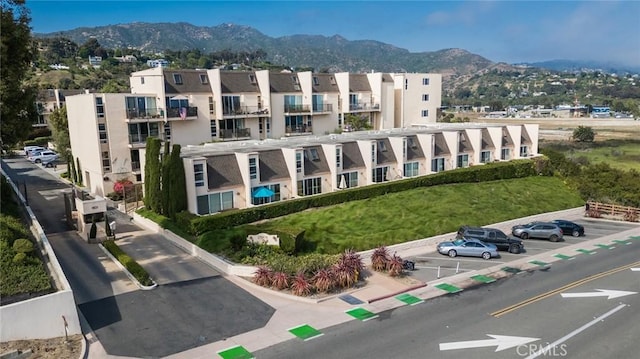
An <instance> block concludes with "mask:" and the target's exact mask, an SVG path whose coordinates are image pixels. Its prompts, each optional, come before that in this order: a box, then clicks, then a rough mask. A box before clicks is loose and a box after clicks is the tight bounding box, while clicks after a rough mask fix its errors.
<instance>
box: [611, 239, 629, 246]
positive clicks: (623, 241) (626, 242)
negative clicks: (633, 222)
mask: <svg viewBox="0 0 640 359" xmlns="http://www.w3.org/2000/svg"><path fill="white" fill-rule="evenodd" d="M613 241H614V242H616V243H618V244H624V245H626V246H628V245H630V244H631V241H630V240H628V239H624V240H621V239H614V240H613Z"/></svg>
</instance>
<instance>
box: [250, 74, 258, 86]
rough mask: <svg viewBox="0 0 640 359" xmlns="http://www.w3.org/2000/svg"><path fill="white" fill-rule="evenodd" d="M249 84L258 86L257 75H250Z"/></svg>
mask: <svg viewBox="0 0 640 359" xmlns="http://www.w3.org/2000/svg"><path fill="white" fill-rule="evenodd" d="M249 82H250V83H252V84H254V85H255V84H256V75H254V74H249Z"/></svg>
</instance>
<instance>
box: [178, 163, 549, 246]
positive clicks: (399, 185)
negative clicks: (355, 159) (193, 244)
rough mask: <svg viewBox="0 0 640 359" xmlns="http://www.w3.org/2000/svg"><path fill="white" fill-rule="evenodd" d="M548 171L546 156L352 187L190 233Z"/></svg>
mask: <svg viewBox="0 0 640 359" xmlns="http://www.w3.org/2000/svg"><path fill="white" fill-rule="evenodd" d="M548 168H549V166H548V160H547V158H546V157H538V158H534V159H521V160H513V161H509V162H494V163H488V164H485V165H483V166H473V167H467V168H460V169H456V170H451V171H445V172H439V173H436V174H432V175H428V176H420V177H414V178H407V179H403V180H399V181H393V182H384V183H379V184H374V185H370V186H363V187H356V188H351V189H346V190H342V191H337V192H331V193H326V194H320V195H317V196H309V197H303V198H297V199H293V200H288V201H280V202H275V203H271V204H267V205H264V206H259V207H251V208H246V209H242V210H231V211H228V212H223V213H218V214H216V215H215V216H205V217H198V218H196V219H194V220H192V221H191V226H190V227H191V228H190V230H191V231H193V232H194V233H196V234H202V233H205V232H207V231H212V230H220V229H227V228H232V227H236V226H239V225H243V224H247V223H253V222H256V221H260V220H264V219H271V218H276V217H280V216H285V215H288V214H292V213H297V212H301V211H304V210H306V209H310V208H319V207H325V206H333V205H337V204H340V203H345V202H350V201H357V200H363V199H367V198H373V197H377V196H382V195H385V194H388V193H395V192H402V191H406V190H410V189H414V188H420V187H430V186H437V185H442V184H452V183H473V182H487V181H497V180H503V179H513V178H524V177H529V176H535V175H551V171H550V170H549V169H548Z"/></svg>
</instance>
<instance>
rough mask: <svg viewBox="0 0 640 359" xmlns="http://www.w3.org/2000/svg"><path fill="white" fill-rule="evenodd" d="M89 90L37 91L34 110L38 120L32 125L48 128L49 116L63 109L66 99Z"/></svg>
mask: <svg viewBox="0 0 640 359" xmlns="http://www.w3.org/2000/svg"><path fill="white" fill-rule="evenodd" d="M88 92H89V90H61V89H46V90H40V91H38V95H37V97H36V108H37V110H38V119H37V120H36V121H35V122H34V123H33V124H32V126H33V127H34V128H45V127H46V128H49V129H51V126H50V125H49V116H51V114H52V113H53V111H55V110H57V109H60V108H62V107H64V105H65V101H66V97H67V96H73V95H77V94H81V93H88Z"/></svg>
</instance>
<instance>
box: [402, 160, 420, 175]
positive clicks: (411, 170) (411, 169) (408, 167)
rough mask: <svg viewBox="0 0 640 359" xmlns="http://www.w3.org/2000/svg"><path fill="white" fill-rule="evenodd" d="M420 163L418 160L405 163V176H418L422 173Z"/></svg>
mask: <svg viewBox="0 0 640 359" xmlns="http://www.w3.org/2000/svg"><path fill="white" fill-rule="evenodd" d="M419 167H420V164H419V163H418V162H409V163H405V164H404V171H403V172H402V173H403V174H404V177H416V176H418V175H419V174H420V172H419Z"/></svg>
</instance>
